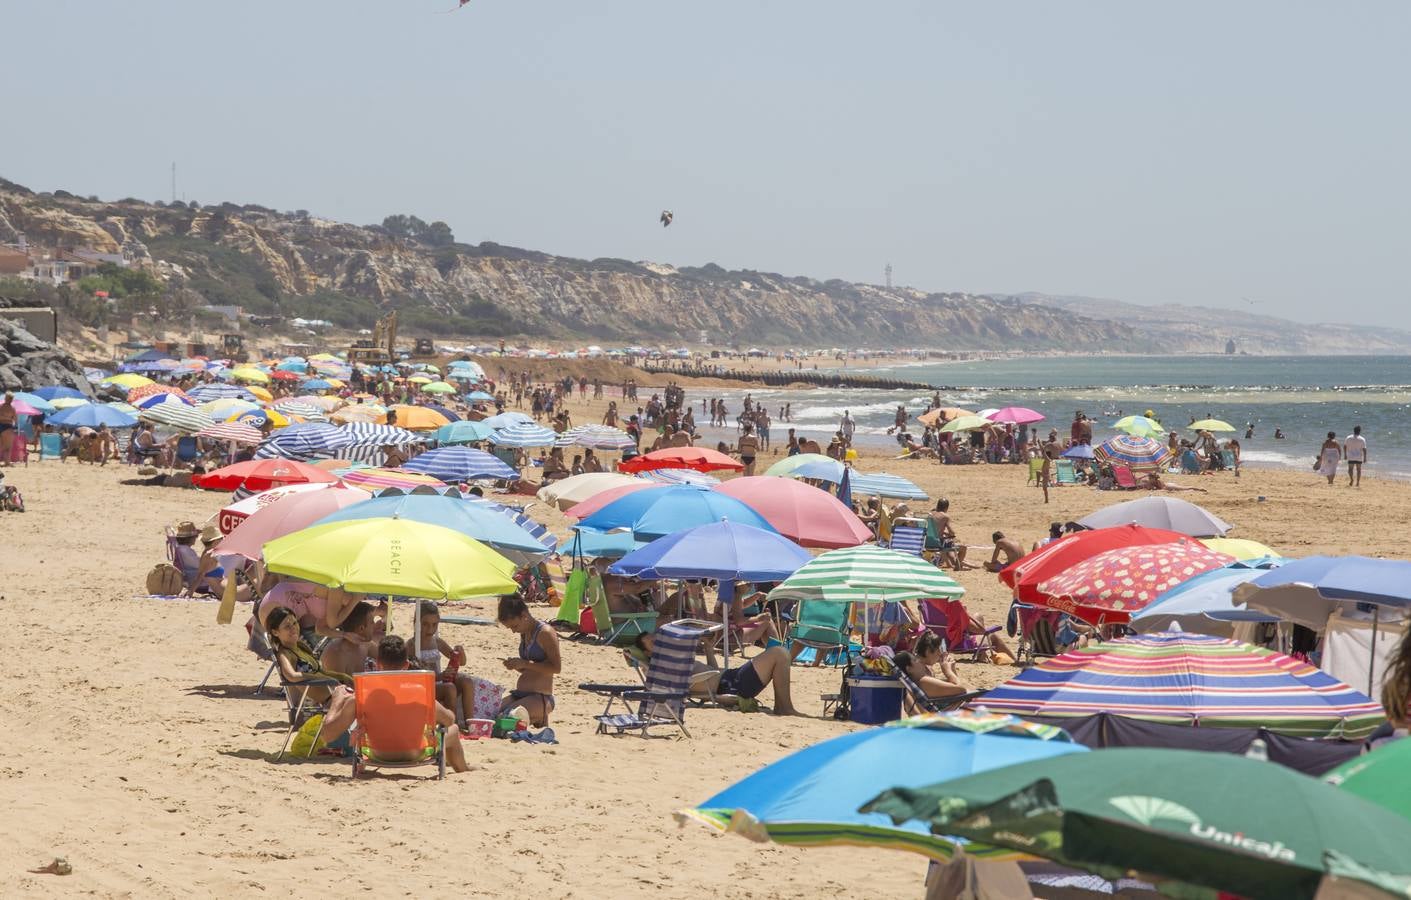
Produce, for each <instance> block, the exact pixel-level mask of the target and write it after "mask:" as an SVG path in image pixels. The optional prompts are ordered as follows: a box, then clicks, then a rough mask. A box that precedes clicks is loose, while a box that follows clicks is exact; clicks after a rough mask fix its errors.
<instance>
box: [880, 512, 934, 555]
mask: <svg viewBox="0 0 1411 900" xmlns="http://www.w3.org/2000/svg"><path fill="white" fill-rule="evenodd" d="M927 521H929V518H928V520H927ZM887 546H888V547H890V548H891V549H893V550H896V551H897V552H899V553H907V554H910V555H911V556H920V555H921V552H922V550H924V549H925V547H926V525H925V523H924V522H922V520H921V519H911V518H899V519H895V520H893V522H892V536H891V539H890V540H889V541H888V542H887Z"/></svg>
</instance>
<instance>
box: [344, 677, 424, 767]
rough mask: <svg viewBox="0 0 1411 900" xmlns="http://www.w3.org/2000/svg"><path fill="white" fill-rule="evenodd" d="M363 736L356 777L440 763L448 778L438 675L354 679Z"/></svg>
mask: <svg viewBox="0 0 1411 900" xmlns="http://www.w3.org/2000/svg"><path fill="white" fill-rule="evenodd" d="M353 698H354V702H355V703H356V704H357V721H358V727H357V733H356V734H355V735H354V736H353V777H354V778H357V777H358V776H359V775H361V774H362V773H363V772H364V771H366V770H367V769H384V768H397V769H406V768H411V767H412V766H424V765H430V764H432V763H435V765H436V777H437V778H445V777H446V729H445V728H443V727H442V726H440V725H438V724H436V673H435V672H431V671H427V670H425V669H403V670H401V671H391V672H363V673H361V674H358V675H354V676H353Z"/></svg>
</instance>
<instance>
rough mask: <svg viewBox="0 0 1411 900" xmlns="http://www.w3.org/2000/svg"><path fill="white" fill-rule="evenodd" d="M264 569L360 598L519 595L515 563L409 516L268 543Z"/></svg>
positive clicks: (335, 525) (338, 525) (332, 526)
mask: <svg viewBox="0 0 1411 900" xmlns="http://www.w3.org/2000/svg"><path fill="white" fill-rule="evenodd" d="M264 559H265V566H266V568H268V569H269V571H271V572H277V573H279V574H282V575H292V576H294V577H295V578H301V579H303V580H304V581H311V582H313V583H314V584H321V585H323V586H325V587H342V588H343V589H344V590H347V591H351V592H352V593H355V594H389V595H395V596H398V597H426V598H430V599H432V600H455V599H461V598H465V597H490V596H495V595H498V594H513V593H514V592H515V591H517V590H518V589H519V586H518V585H517V584H515V582H514V578H513V576H514V570H515V566H514V563H512V562H510V561H509V560H508V559H505V558H504V557H503V556H501V555H500V554H498V553H496V552H495V551H494V550H491V549H490V548H489V547H487V546H485V545H484V544H482V543H480V542H479V541H477V540H475V539H474V538H470V537H466V536H465V535H464V534H461V533H460V532H457V531H452V530H451V529H449V528H442V527H441V526H439V525H427V524H425V523H424V522H414V521H411V520H409V519H358V520H355V521H350V522H329V523H328V524H325V525H315V526H312V527H310V528H305V529H302V530H300V531H296V532H294V533H293V534H288V535H285V536H284V537H281V538H278V539H276V540H274V541H271V542H269V543H267V544H265V546H264Z"/></svg>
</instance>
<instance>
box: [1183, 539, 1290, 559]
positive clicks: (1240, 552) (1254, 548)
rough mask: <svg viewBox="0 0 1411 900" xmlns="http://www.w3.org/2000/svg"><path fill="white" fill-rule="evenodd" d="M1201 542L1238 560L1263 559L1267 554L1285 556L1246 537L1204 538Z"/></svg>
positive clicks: (1278, 556)
mask: <svg viewBox="0 0 1411 900" xmlns="http://www.w3.org/2000/svg"><path fill="white" fill-rule="evenodd" d="M1200 542H1201V543H1202V544H1204V545H1205V546H1207V547H1209V548H1210V549H1211V550H1214V551H1215V552H1216V553H1224V554H1226V555H1227V556H1233V557H1234V558H1235V559H1238V560H1247V559H1262V558H1264V557H1266V556H1273V557H1277V558H1282V557H1283V554H1282V553H1278V552H1276V551H1274V550H1272V549H1270V548H1269V547H1266V546H1264V545H1263V544H1261V543H1259V542H1258V541H1250V540H1246V539H1244V538H1202V539H1201V541H1200Z"/></svg>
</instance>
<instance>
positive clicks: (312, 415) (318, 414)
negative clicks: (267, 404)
mask: <svg viewBox="0 0 1411 900" xmlns="http://www.w3.org/2000/svg"><path fill="white" fill-rule="evenodd" d="M274 408H275V409H277V410H279V411H280V412H282V413H284V414H285V415H289V416H299V417H301V418H304V419H313V420H315V421H325V420H327V418H328V417H327V416H326V415H325V414H324V412H323V410H322V409H319V408H318V407H317V406H314V405H313V404H312V403H305V402H303V401H302V400H293V399H286V400H279V401H276V402H275V404H274Z"/></svg>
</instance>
